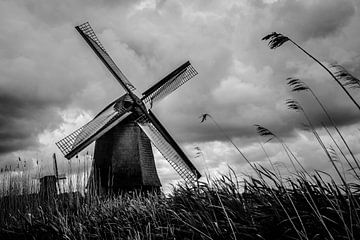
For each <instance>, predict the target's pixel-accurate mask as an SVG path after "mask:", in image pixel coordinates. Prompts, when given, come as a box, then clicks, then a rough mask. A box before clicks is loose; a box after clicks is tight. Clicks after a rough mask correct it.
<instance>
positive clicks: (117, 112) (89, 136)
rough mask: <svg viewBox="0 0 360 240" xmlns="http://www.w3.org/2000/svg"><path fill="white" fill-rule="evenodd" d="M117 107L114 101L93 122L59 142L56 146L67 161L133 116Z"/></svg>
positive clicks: (126, 110) (124, 109)
mask: <svg viewBox="0 0 360 240" xmlns="http://www.w3.org/2000/svg"><path fill="white" fill-rule="evenodd" d="M117 107H118V106H117V101H114V102H113V103H112V104H110V105H109V106H107V107H106V108H105V109H104V110H103V111H101V112H100V113H99V114H98V115H97V116H96V117H95V118H94V119H93V120H91V121H90V122H88V123H87V124H86V125H84V126H82V127H81V128H79V129H78V130H76V131H74V132H73V133H71V134H70V135H68V136H67V137H65V138H63V139H62V140H60V141H58V142H57V143H56V146H58V148H59V149H60V150H61V152H62V153H63V154H64V155H65V157H66V158H67V159H70V158H72V157H73V156H75V155H76V154H77V153H78V152H80V151H81V150H83V149H84V148H85V147H87V146H88V145H89V144H90V143H92V142H93V141H95V140H96V139H98V138H99V137H101V136H102V135H104V134H105V133H106V132H107V131H109V130H110V129H111V128H112V127H114V126H115V125H116V124H118V123H119V122H121V121H122V120H123V119H125V118H126V117H127V116H128V115H130V114H131V112H129V110H128V109H126V108H124V107H120V108H117Z"/></svg>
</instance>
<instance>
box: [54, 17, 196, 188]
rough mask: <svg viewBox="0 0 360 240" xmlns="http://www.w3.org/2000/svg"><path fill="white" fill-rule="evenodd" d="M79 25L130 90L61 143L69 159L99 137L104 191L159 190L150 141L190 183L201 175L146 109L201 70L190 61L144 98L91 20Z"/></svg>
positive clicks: (96, 169) (97, 156)
mask: <svg viewBox="0 0 360 240" xmlns="http://www.w3.org/2000/svg"><path fill="white" fill-rule="evenodd" d="M75 28H76V30H77V31H78V32H79V33H80V35H81V36H82V37H83V38H84V40H85V41H86V42H87V44H88V45H89V46H90V47H91V48H92V50H93V51H94V52H95V53H96V55H97V56H98V57H99V58H100V60H101V61H102V62H103V63H104V64H105V66H106V67H107V68H108V69H109V71H110V72H111V73H112V75H113V76H114V77H115V79H116V80H117V81H118V82H119V84H120V85H121V86H122V87H123V88H124V90H125V91H126V94H124V95H122V96H121V97H119V98H118V99H116V100H115V101H113V102H112V103H110V104H109V105H108V106H107V107H105V108H104V109H103V110H102V111H101V112H100V113H98V114H97V115H96V116H95V118H94V119H93V120H91V121H90V122H89V123H87V124H86V125H84V126H83V127H81V128H79V129H78V130H76V131H74V132H73V133H71V134H70V135H69V136H67V137H65V138H64V139H62V140H60V141H59V142H57V143H56V145H57V146H58V147H59V149H60V150H61V151H62V153H63V154H64V155H65V157H66V158H67V159H70V158H72V157H73V156H75V155H76V154H78V153H79V152H80V151H81V150H83V149H84V148H85V147H87V146H88V145H89V144H90V143H92V142H93V141H96V143H95V152H94V163H93V168H92V173H91V181H93V182H94V184H95V185H96V186H97V187H99V188H100V191H101V192H106V193H109V192H114V193H116V192H119V191H123V190H133V189H142V190H153V189H159V188H160V186H161V184H160V180H159V177H158V174H157V172H156V168H155V162H154V156H153V153H152V148H151V143H150V141H151V142H152V143H153V144H154V146H155V147H156V148H157V149H158V150H159V152H160V153H161V154H162V155H163V156H164V158H165V159H166V160H167V161H168V162H169V163H170V165H171V166H172V167H173V168H174V169H175V170H176V172H177V173H178V174H179V175H180V176H181V177H182V178H183V179H184V180H185V181H190V182H191V181H195V180H197V179H199V178H200V176H201V175H200V173H199V171H198V170H197V169H196V168H195V166H194V165H193V164H192V163H191V161H190V160H189V159H188V158H187V156H186V155H185V154H184V152H183V151H182V150H181V148H180V147H179V146H178V144H177V143H176V142H175V140H174V139H173V138H172V137H171V136H170V134H169V133H168V132H167V131H166V129H165V128H164V127H163V126H162V124H161V123H160V121H159V120H158V119H157V118H156V117H155V115H154V114H153V113H152V112H151V110H150V109H149V108H147V106H149V107H150V108H151V107H152V106H153V104H154V103H155V102H157V101H159V100H161V99H162V98H164V97H166V96H167V95H169V94H170V93H171V92H173V91H174V90H176V89H177V88H178V87H180V86H181V85H182V84H184V83H185V82H187V81H188V80H190V79H191V78H192V77H194V76H195V75H196V74H197V72H196V70H195V69H194V68H193V67H192V65H191V64H190V62H189V61H187V62H186V63H184V64H183V65H181V66H180V67H178V68H177V69H175V70H174V71H173V72H171V73H170V74H168V75H167V76H166V77H165V78H163V79H162V80H160V81H159V82H157V83H156V84H155V85H153V86H152V87H150V88H149V89H148V90H146V91H145V92H144V93H142V97H141V98H139V97H137V96H136V95H135V93H134V90H135V87H134V86H133V85H132V84H131V83H130V81H129V80H128V79H127V78H126V77H125V75H124V74H123V73H122V72H121V70H120V69H119V68H118V67H117V66H116V64H115V63H114V61H113V60H112V59H111V58H110V56H109V54H108V53H107V52H106V50H105V48H104V47H103V45H102V44H101V43H100V41H99V39H98V38H97V36H96V35H95V33H94V31H93V29H92V28H91V26H90V24H89V23H84V24H81V25H79V26H76V27H75Z"/></svg>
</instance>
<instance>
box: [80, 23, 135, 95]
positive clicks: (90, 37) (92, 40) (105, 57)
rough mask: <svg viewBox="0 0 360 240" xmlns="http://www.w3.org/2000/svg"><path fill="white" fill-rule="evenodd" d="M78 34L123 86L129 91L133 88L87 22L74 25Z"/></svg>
mask: <svg viewBox="0 0 360 240" xmlns="http://www.w3.org/2000/svg"><path fill="white" fill-rule="evenodd" d="M75 28H76V30H77V31H78V32H79V33H80V35H81V36H82V37H83V38H84V39H85V41H86V42H87V43H88V44H89V46H90V47H91V48H92V49H93V50H94V52H95V53H96V55H97V56H98V57H99V58H100V59H101V61H102V62H103V63H104V64H105V66H106V67H107V68H108V69H109V70H110V72H111V73H112V74H113V75H114V77H115V78H116V80H117V81H118V82H119V83H120V84H121V85H122V86H123V88H124V89H125V90H126V91H127V92H130V90H131V91H134V90H135V87H134V86H133V85H132V84H131V83H130V81H129V80H128V79H127V78H126V77H125V75H124V74H123V73H122V72H121V70H120V69H119V68H118V67H117V66H116V64H115V62H114V61H113V60H112V59H111V57H110V56H109V54H108V53H107V52H106V50H105V48H104V47H103V45H102V44H101V42H100V41H99V39H98V38H97V36H96V34H95V32H94V31H93V29H92V28H91V26H90V24H89V23H88V22H86V23H83V24H81V25H79V26H76V27H75Z"/></svg>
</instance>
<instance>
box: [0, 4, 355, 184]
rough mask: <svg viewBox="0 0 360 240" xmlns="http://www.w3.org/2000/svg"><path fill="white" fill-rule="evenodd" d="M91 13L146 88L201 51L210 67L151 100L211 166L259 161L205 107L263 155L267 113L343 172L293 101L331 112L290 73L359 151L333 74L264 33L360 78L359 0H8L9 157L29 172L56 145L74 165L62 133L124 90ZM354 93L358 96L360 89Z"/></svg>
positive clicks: (1, 59)
mask: <svg viewBox="0 0 360 240" xmlns="http://www.w3.org/2000/svg"><path fill="white" fill-rule="evenodd" d="M86 21H89V22H90V24H91V25H92V26H93V28H94V30H95V31H96V33H97V35H98V37H99V39H100V40H101V41H102V43H103V45H104V46H105V48H106V49H107V50H108V52H109V53H110V55H111V56H112V58H113V59H114V61H115V62H116V63H117V64H118V66H119V67H120V68H121V69H122V71H123V72H124V73H125V75H126V76H127V77H128V79H129V80H130V81H131V82H132V83H133V84H134V85H135V86H136V87H137V93H142V92H143V91H145V90H146V89H147V87H149V86H151V85H152V84H153V83H155V82H156V81H158V80H159V79H161V78H162V77H164V76H165V75H166V74H167V73H169V72H170V71H171V70H173V69H174V68H176V67H177V66H179V65H181V64H182V63H183V62H185V61H187V60H190V61H191V63H192V64H193V66H194V67H195V68H196V69H197V71H198V72H199V75H197V76H196V77H195V78H194V79H192V80H191V81H189V82H188V83H186V84H185V85H183V86H182V87H181V88H179V89H178V90H177V91H176V92H174V93H173V94H171V95H170V96H168V97H167V98H165V99H163V100H162V101H161V102H160V103H158V104H157V105H155V106H154V108H153V111H154V112H155V114H156V115H157V116H158V118H159V119H160V120H161V121H162V123H163V124H164V125H165V127H166V128H167V129H168V130H169V132H170V133H171V134H172V135H173V136H174V138H175V139H176V140H177V141H178V142H179V144H180V145H181V146H182V147H183V149H184V150H185V152H186V153H187V155H188V156H189V158H190V159H191V160H192V161H193V162H194V164H195V165H196V166H197V167H198V168H199V170H200V171H201V172H202V173H205V172H207V171H209V172H210V173H211V174H216V173H219V172H227V171H228V167H227V166H228V165H230V166H231V167H232V168H233V169H235V170H236V172H238V173H242V172H247V171H248V169H249V167H248V166H247V165H246V164H245V162H244V160H243V159H242V158H241V156H240V155H239V153H238V152H237V151H236V149H235V148H234V147H233V146H232V145H231V144H230V143H229V142H228V141H227V140H226V138H225V137H224V136H223V133H222V132H219V131H218V128H216V126H215V125H214V122H213V121H212V120H211V119H208V120H207V121H205V122H204V123H200V119H199V116H200V115H201V114H202V113H208V114H210V115H211V116H212V117H213V119H214V120H215V121H216V122H217V123H218V124H219V125H220V126H221V127H222V128H223V130H224V132H225V133H226V134H227V135H228V136H230V137H231V138H232V139H233V141H234V142H235V143H236V145H237V146H238V147H239V148H240V149H241V150H242V151H243V152H244V153H245V154H246V156H247V157H248V159H249V160H250V161H252V162H256V163H263V164H264V165H266V164H267V161H268V160H266V156H265V154H264V152H263V151H262V149H261V146H260V144H259V143H260V142H262V143H264V142H265V141H266V140H267V139H264V138H261V137H259V136H258V135H257V133H256V129H255V127H254V124H260V125H262V126H264V127H266V128H268V129H270V130H271V131H273V132H274V133H276V134H277V135H278V136H280V137H281V138H283V139H284V141H285V142H287V143H288V144H289V146H290V147H291V148H292V150H293V151H294V152H295V154H296V156H298V158H299V160H300V161H301V162H302V163H303V165H304V166H305V167H306V168H307V169H313V168H316V169H320V170H324V171H331V170H330V164H329V161H328V160H327V159H326V157H325V155H324V153H323V152H322V150H321V148H320V147H319V145H318V144H316V141H315V139H314V137H313V135H312V134H311V133H310V132H308V131H306V130H304V127H303V123H304V122H305V120H304V118H303V116H302V115H301V114H300V113H296V112H294V111H290V110H288V109H287V107H286V106H285V104H284V101H285V100H286V99H288V98H295V99H298V100H299V101H300V102H301V104H302V105H303V107H304V109H305V111H307V113H308V114H309V116H310V118H311V120H312V121H313V122H314V124H315V125H316V126H318V127H319V126H321V122H322V121H325V120H324V116H323V114H322V112H321V111H320V108H319V107H318V106H317V105H316V104H315V102H314V101H313V99H312V98H311V97H310V95H306V93H301V94H294V93H291V92H290V91H289V88H288V87H287V85H286V81H285V80H286V78H287V77H297V78H301V79H302V80H303V81H304V82H306V83H307V84H308V85H309V86H310V87H311V88H312V89H313V90H314V92H315V93H316V94H317V96H318V97H319V98H320V99H321V101H322V102H323V103H324V104H325V105H326V107H327V108H328V110H329V112H330V113H331V114H332V116H333V117H334V119H335V121H336V123H337V124H338V126H339V127H340V129H341V131H342V132H343V133H344V135H345V137H346V139H347V140H348V142H349V144H350V146H351V148H352V149H353V150H354V152H355V153H360V145H359V140H360V138H359V125H358V122H359V119H360V114H359V111H358V110H357V109H356V108H355V107H354V106H353V104H352V103H351V102H350V101H349V100H348V98H347V97H346V96H345V95H344V93H343V92H342V91H341V89H340V88H339V86H338V85H336V83H335V82H334V80H333V79H331V78H330V77H329V76H328V75H327V73H325V72H324V71H323V69H321V68H320V67H319V66H318V65H317V64H316V63H314V62H313V61H312V60H311V59H309V58H308V57H306V56H305V55H304V54H303V53H302V52H300V51H299V50H298V49H296V48H294V46H292V45H291V44H289V43H287V44H285V45H283V46H282V47H281V48H279V49H276V50H270V49H269V48H268V46H267V44H266V42H264V41H261V38H262V37H263V36H265V35H266V34H268V33H270V32H273V31H276V32H280V33H283V34H285V35H287V36H289V37H290V38H292V39H293V40H294V41H296V42H297V43H298V44H300V45H301V46H302V47H304V48H305V49H307V50H309V51H310V52H311V53H312V54H313V55H315V56H317V57H318V58H319V59H320V60H321V61H322V62H323V63H324V64H333V63H337V64H341V65H343V66H345V67H346V68H347V69H348V70H349V71H350V72H351V73H352V74H353V75H354V76H357V77H359V76H360V41H359V37H360V2H359V1H358V0H301V1H300V0H278V1H276V0H271V1H270V0H241V1H239V0H233V1H232V0H227V1H215V0H196V1H190V0H189V1H187V0H184V1H175V0H145V1H128V0H127V1H105V0H104V1H95V0H91V1H89V0H86V1H85V0H79V1H71V0H64V1H49V0H36V1H35V0H11V1H10V0H9V1H7V0H1V1H0V22H1V24H0V32H1V34H0V137H1V140H0V167H1V168H5V166H10V165H11V166H12V168H13V169H14V168H16V165H17V163H18V157H21V159H22V162H21V164H23V163H24V161H25V160H26V161H27V166H26V169H27V170H29V169H30V170H31V169H33V170H34V169H37V170H38V169H39V168H41V169H43V171H46V169H47V167H48V166H49V165H51V157H50V156H51V154H52V153H53V152H55V153H57V155H58V158H59V162H60V163H59V164H60V167H61V168H60V171H62V172H66V171H68V170H66V168H67V167H68V161H67V160H65V159H64V158H63V157H62V156H61V154H60V152H59V151H58V150H57V149H56V147H55V142H56V141H57V140H59V139H61V138H62V137H64V136H66V134H69V133H71V132H72V131H73V130H75V129H76V128H78V127H80V126H82V125H83V124H85V123H86V122H87V121H89V120H91V118H92V117H93V116H94V115H95V114H96V113H97V112H99V111H100V110H101V109H102V108H103V107H104V106H106V105H107V104H108V103H109V102H110V101H112V100H113V99H115V98H117V97H118V96H119V95H122V94H123V93H124V91H123V90H122V88H121V86H120V85H119V84H118V83H117V82H116V81H115V80H114V79H113V77H112V76H111V74H110V73H109V72H108V71H107V70H106V68H105V67H104V66H103V65H102V63H101V62H100V61H99V60H98V59H97V57H96V56H95V54H94V53H93V52H92V51H91V49H90V48H89V47H88V46H87V45H86V43H85V42H84V41H83V40H82V39H81V37H80V36H79V34H78V33H77V32H76V30H75V29H74V26H76V25H78V24H81V23H83V22H86ZM351 94H353V96H354V97H355V99H357V100H358V101H360V95H359V90H356V89H355V90H351ZM318 130H319V133H320V134H321V135H322V136H324V141H326V142H327V146H330V145H331V144H332V145H333V143H332V142H330V141H328V139H327V138H326V132H325V131H324V130H323V129H321V128H320V127H319V128H318ZM195 147H199V148H200V150H201V152H202V154H201V156H199V154H197V152H198V150H196V149H195ZM264 147H265V149H266V151H267V153H268V155H269V157H270V159H271V160H272V161H273V162H277V163H278V166H279V167H284V168H286V167H287V166H288V165H289V162H288V160H287V159H286V155H285V153H284V152H283V151H282V150H281V147H280V146H279V144H278V143H277V142H276V141H274V142H268V143H265V144H264ZM92 149H93V146H91V147H90V148H89V149H88V150H89V151H90V152H91V151H92ZM155 155H156V163H157V166H158V170H159V175H160V178H161V180H162V182H163V184H164V185H166V184H168V183H169V182H175V181H176V180H177V179H178V176H177V175H176V174H175V173H174V171H173V170H171V169H170V165H169V164H168V163H167V162H166V161H165V160H163V159H162V158H161V157H160V155H159V154H158V153H156V154H155ZM195 156H198V157H195ZM72 161H77V160H72ZM20 168H21V167H20ZM17 171H19V169H18V170H17Z"/></svg>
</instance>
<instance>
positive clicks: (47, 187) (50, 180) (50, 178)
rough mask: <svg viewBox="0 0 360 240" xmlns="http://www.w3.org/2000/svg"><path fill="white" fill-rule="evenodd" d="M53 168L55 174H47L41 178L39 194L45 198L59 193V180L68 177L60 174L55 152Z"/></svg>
mask: <svg viewBox="0 0 360 240" xmlns="http://www.w3.org/2000/svg"><path fill="white" fill-rule="evenodd" d="M53 170H54V174H51V175H46V176H43V177H41V178H40V190H39V195H40V196H42V197H45V198H49V197H53V196H55V195H56V194H57V188H56V185H57V186H58V189H59V190H60V184H59V180H63V179H66V177H65V175H64V174H62V175H59V171H58V166H57V161H56V155H55V153H54V154H53Z"/></svg>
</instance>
